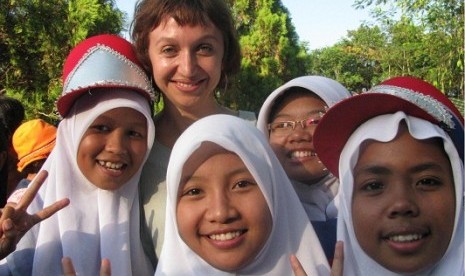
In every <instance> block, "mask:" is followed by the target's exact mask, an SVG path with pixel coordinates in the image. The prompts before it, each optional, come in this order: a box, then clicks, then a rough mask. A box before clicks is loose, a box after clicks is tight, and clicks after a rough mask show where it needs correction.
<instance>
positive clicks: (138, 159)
mask: <svg viewBox="0 0 465 276" xmlns="http://www.w3.org/2000/svg"><path fill="white" fill-rule="evenodd" d="M147 150H148V148H147V141H144V142H137V143H133V144H132V145H131V151H132V155H133V158H134V162H135V163H137V164H138V165H141V164H142V162H143V161H144V158H145V155H146V153H147Z"/></svg>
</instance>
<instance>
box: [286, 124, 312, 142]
mask: <svg viewBox="0 0 465 276" xmlns="http://www.w3.org/2000/svg"><path fill="white" fill-rule="evenodd" d="M314 132H315V129H314V128H313V127H312V126H311V125H310V126H305V125H304V122H302V121H301V122H299V123H297V124H296V125H295V128H294V129H293V130H292V132H291V134H290V135H289V141H291V142H299V141H306V142H310V141H312V140H313V133H314Z"/></svg>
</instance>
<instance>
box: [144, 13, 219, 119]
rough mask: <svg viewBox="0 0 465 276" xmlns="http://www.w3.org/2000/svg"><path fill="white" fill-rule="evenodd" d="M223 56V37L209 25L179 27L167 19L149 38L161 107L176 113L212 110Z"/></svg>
mask: <svg viewBox="0 0 465 276" xmlns="http://www.w3.org/2000/svg"><path fill="white" fill-rule="evenodd" d="M223 56H224V42H223V36H222V34H221V32H220V30H219V29H218V28H216V27H215V26H214V25H213V24H212V23H209V24H207V25H206V26H203V25H196V26H192V25H185V26H180V25H179V24H178V23H177V22H176V20H174V18H172V17H170V18H167V19H165V20H163V21H162V22H161V24H160V25H159V26H157V27H156V28H155V29H154V30H153V31H152V32H151V33H150V35H149V57H150V60H151V63H152V70H153V77H154V79H155V82H156V84H157V86H158V88H159V89H160V90H161V92H162V93H163V95H164V97H165V98H164V99H165V103H166V104H167V105H170V104H172V105H174V106H175V107H176V108H177V109H180V110H186V111H189V110H191V109H193V110H198V109H201V108H204V107H210V106H215V105H214V103H216V101H215V97H214V90H215V88H216V86H217V85H218V82H219V80H220V78H221V70H222V61H223ZM166 100H167V102H166Z"/></svg>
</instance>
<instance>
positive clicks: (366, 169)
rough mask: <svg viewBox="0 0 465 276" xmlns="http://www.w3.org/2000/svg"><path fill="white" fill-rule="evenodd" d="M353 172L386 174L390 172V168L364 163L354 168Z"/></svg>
mask: <svg viewBox="0 0 465 276" xmlns="http://www.w3.org/2000/svg"><path fill="white" fill-rule="evenodd" d="M354 173H358V174H359V173H371V174H383V175H387V174H389V173H391V170H390V169H388V168H386V167H385V166H381V165H366V166H363V167H361V168H358V169H357V170H355V169H354Z"/></svg>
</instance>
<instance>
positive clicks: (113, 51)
mask: <svg viewBox="0 0 465 276" xmlns="http://www.w3.org/2000/svg"><path fill="white" fill-rule="evenodd" d="M62 79H63V92H62V95H61V97H60V98H59V99H58V101H57V109H58V112H59V113H60V115H61V116H62V117H65V116H66V114H67V113H68V111H69V110H70V108H71V106H72V105H73V103H74V101H75V100H76V99H77V98H79V96H81V95H82V94H83V93H84V92H87V91H89V90H90V89H93V88H127V89H130V90H134V91H136V92H138V93H140V94H141V95H143V96H144V97H146V98H147V100H149V101H151V100H153V88H152V85H151V83H150V81H149V79H148V77H147V75H146V74H145V72H144V71H143V69H142V67H141V65H140V63H139V61H138V60H137V58H136V54H135V52H134V49H133V45H132V44H131V43H130V42H129V41H127V40H126V39H124V38H122V37H119V36H117V35H111V34H104V35H97V36H93V37H90V38H88V39H86V40H84V41H82V42H81V43H79V44H78V45H77V46H76V47H74V48H73V49H72V50H71V52H70V53H69V55H68V57H67V58H66V61H65V65H64V67H63V78H62Z"/></svg>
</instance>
